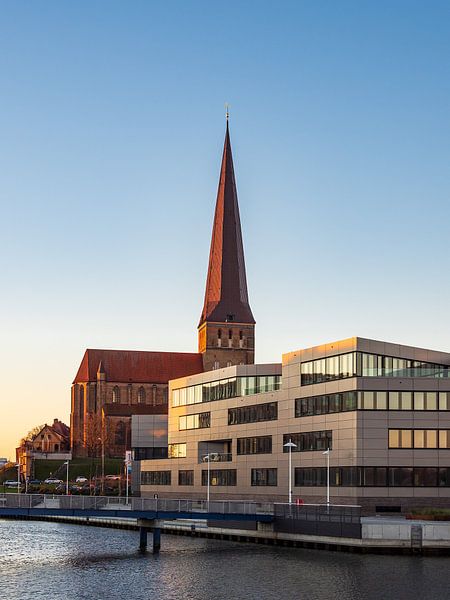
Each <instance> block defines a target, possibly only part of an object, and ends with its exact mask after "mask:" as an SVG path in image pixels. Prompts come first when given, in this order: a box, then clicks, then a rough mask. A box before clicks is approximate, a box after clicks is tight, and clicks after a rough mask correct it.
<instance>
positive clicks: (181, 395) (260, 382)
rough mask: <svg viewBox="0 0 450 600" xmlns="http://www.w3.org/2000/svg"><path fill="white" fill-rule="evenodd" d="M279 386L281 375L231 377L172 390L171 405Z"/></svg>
mask: <svg viewBox="0 0 450 600" xmlns="http://www.w3.org/2000/svg"><path fill="white" fill-rule="evenodd" d="M280 387H281V375H260V376H255V377H232V378H228V379H220V380H219V381H211V382H209V383H201V384H199V385H192V386H189V387H185V388H179V389H176V390H173V391H172V406H186V405H189V404H201V403H202V402H212V401H214V400H226V399H227V398H237V397H239V396H249V395H251V394H262V393H264V392H274V391H276V390H279V389H280Z"/></svg>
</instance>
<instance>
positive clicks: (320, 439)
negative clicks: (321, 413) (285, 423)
mask: <svg viewBox="0 0 450 600" xmlns="http://www.w3.org/2000/svg"><path fill="white" fill-rule="evenodd" d="M289 442H291V443H293V444H295V446H293V447H292V446H291V450H292V452H309V451H311V450H331V449H332V447H333V446H332V444H333V434H332V431H330V430H329V431H308V432H305V433H285V434H284V435H283V451H284V452H289V447H286V446H285V444H287V443H289Z"/></svg>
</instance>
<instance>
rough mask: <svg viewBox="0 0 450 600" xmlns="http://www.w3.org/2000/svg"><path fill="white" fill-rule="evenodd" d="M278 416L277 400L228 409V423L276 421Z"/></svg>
mask: <svg viewBox="0 0 450 600" xmlns="http://www.w3.org/2000/svg"><path fill="white" fill-rule="evenodd" d="M277 418H278V403H277V402H267V403H265V404H254V405H252V406H240V407H238V408H229V409H228V425H240V424H242V423H259V422H261V421H276V420H277Z"/></svg>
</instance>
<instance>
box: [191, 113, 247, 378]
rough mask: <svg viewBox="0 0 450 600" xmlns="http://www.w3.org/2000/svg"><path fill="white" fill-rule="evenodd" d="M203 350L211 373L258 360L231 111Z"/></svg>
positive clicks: (201, 337)
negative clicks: (235, 164) (233, 155)
mask: <svg viewBox="0 0 450 600" xmlns="http://www.w3.org/2000/svg"><path fill="white" fill-rule="evenodd" d="M198 349H199V352H200V353H201V354H202V355H203V367H204V369H205V371H210V370H212V369H218V368H222V367H227V366H231V365H239V364H244V365H248V364H253V363H254V361H255V319H254V318H253V314H252V311H251V308H250V305H249V301H248V292H247V277H246V274H245V261H244V248H243V245H242V232H241V222H240V218H239V206H238V197H237V191H236V181H235V178H234V169H233V157H232V155H231V142H230V132H229V127H228V114H227V130H226V133H225V143H224V148H223V156H222V166H221V169H220V180H219V189H218V191H217V200H216V212H215V215H214V225H213V231H212V238H211V249H210V254H209V266H208V276H207V280H206V291H205V302H204V305H203V311H202V315H201V318H200V323H199V326H198Z"/></svg>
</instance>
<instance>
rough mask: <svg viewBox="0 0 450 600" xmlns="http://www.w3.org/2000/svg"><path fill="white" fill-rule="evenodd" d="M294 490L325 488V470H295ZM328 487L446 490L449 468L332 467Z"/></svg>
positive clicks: (309, 468)
mask: <svg viewBox="0 0 450 600" xmlns="http://www.w3.org/2000/svg"><path fill="white" fill-rule="evenodd" d="M294 473H295V478H294V485H295V486H297V487H298V486H307V487H314V486H321V487H325V486H326V485H327V480H326V468H324V467H313V468H311V467H307V468H303V467H298V468H296V469H295V471H294ZM330 485H332V486H343V487H437V486H439V487H450V467H440V468H438V467H334V468H332V469H330Z"/></svg>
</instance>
